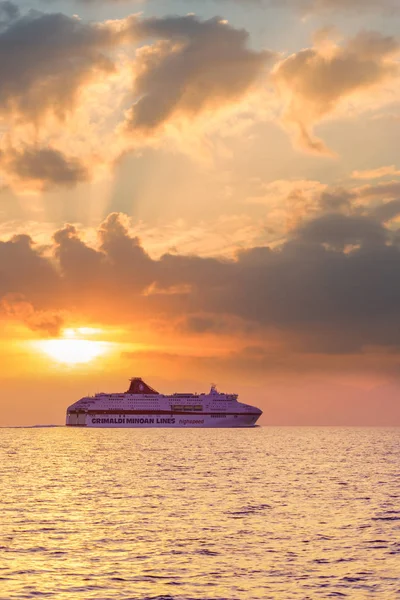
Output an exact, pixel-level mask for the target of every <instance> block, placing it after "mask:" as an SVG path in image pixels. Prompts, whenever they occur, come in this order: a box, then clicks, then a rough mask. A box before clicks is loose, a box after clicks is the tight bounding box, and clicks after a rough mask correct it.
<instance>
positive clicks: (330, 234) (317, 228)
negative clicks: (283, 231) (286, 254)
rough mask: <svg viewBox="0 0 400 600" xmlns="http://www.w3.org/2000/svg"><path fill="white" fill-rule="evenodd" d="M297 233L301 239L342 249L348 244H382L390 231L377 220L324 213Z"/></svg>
mask: <svg viewBox="0 0 400 600" xmlns="http://www.w3.org/2000/svg"><path fill="white" fill-rule="evenodd" d="M295 234H296V236H298V238H299V239H300V240H305V241H306V242H311V243H316V244H328V245H330V246H332V247H333V248H337V249H341V250H342V249H344V248H345V247H346V246H347V245H358V244H363V245H364V246H365V245H369V244H379V245H381V244H384V243H385V241H386V240H387V238H388V232H387V231H386V229H385V228H384V227H383V226H382V225H381V224H380V223H378V222H377V221H376V220H374V219H371V218H369V217H364V216H357V215H349V216H345V215H342V214H327V215H323V216H321V217H319V218H317V219H314V220H312V221H309V222H308V223H305V224H304V225H302V226H301V227H300V228H299V229H298V230H297V231H296V232H295Z"/></svg>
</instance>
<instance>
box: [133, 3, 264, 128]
mask: <svg viewBox="0 0 400 600" xmlns="http://www.w3.org/2000/svg"><path fill="white" fill-rule="evenodd" d="M131 35H132V36H133V38H134V39H138V40H140V39H143V40H144V39H147V38H151V39H155V40H158V41H157V42H156V43H154V44H153V45H151V46H144V47H142V48H141V49H140V50H139V51H138V53H137V61H136V65H135V87H134V93H135V95H136V97H137V101H136V102H135V104H134V105H133V107H132V108H131V110H130V111H129V113H128V116H127V124H126V126H127V128H128V129H129V130H131V131H132V132H133V131H138V130H142V131H143V130H144V131H147V132H148V131H152V130H154V129H156V128H157V127H159V126H160V125H162V124H164V123H165V122H166V121H168V120H169V119H171V118H172V117H174V116H176V115H184V116H186V117H192V116H194V115H197V114H198V113H200V112H202V111H203V110H205V109H209V108H213V109H216V108H220V107H221V106H225V105H226V104H229V103H233V102H237V101H238V100H240V99H241V98H242V97H243V96H244V94H245V93H246V92H248V91H249V90H250V89H251V87H252V86H253V85H254V84H255V83H256V81H257V80H259V79H260V77H261V75H262V74H263V73H264V72H265V70H266V68H267V66H268V65H270V64H271V62H272V60H273V58H274V54H273V53H272V52H269V51H260V52H257V51H254V50H251V49H250V48H248V41H249V34H248V33H247V31H245V30H243V29H235V28H234V27H232V26H231V25H229V24H227V23H226V22H225V21H223V20H222V19H220V18H219V17H216V18H213V19H209V20H207V21H201V20H200V19H198V18H197V17H195V16H192V15H189V16H185V17H165V18H150V19H143V20H140V21H139V20H137V19H135V18H134V19H132V21H131Z"/></svg>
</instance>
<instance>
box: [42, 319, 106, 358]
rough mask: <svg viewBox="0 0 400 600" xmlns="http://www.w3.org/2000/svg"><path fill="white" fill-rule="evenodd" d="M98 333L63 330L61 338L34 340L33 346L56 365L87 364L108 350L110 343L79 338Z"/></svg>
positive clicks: (86, 329) (90, 330)
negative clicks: (56, 363)
mask: <svg viewBox="0 0 400 600" xmlns="http://www.w3.org/2000/svg"><path fill="white" fill-rule="evenodd" d="M98 331H99V330H98V329H91V328H88V327H80V328H78V329H65V330H64V331H63V337H61V338H57V339H51V340H36V341H35V342H34V346H35V348H36V349H37V350H39V351H41V352H42V353H44V354H46V355H47V356H49V357H50V358H52V359H53V360H55V361H56V362H58V363H62V364H66V365H79V364H84V363H89V362H91V361H93V360H95V359H96V358H99V357H100V356H102V355H104V354H106V353H107V352H108V351H109V350H110V346H111V344H110V342H103V341H98V340H88V339H82V337H81V336H82V335H85V336H88V335H90V334H91V333H97V332H98Z"/></svg>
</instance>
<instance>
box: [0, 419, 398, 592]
mask: <svg viewBox="0 0 400 600" xmlns="http://www.w3.org/2000/svg"><path fill="white" fill-rule="evenodd" d="M0 452H1V456H0V478H1V489H2V494H1V495H0V557H1V560H0V590H1V591H0V600H23V599H29V598H30V599H32V598H54V599H55V600H67V599H69V600H77V599H79V600H81V599H82V600H228V599H229V600H269V599H270V600H317V599H321V600H326V599H327V598H349V599H351V600H367V599H369V598H376V599H377V600H378V599H379V600H395V599H396V598H399V599H400V590H399V579H398V562H399V555H400V542H399V538H400V523H399V522H400V510H399V498H400V489H399V470H398V465H399V464H400V461H399V459H400V430H398V429H347V428H343V429H340V428H323V429H318V428H301V429H294V428H271V429H266V428H265V429H263V428H258V429H255V430H186V431H185V430H176V431H173V430H130V431H129V430H114V431H107V430H95V429H94V430H88V431H84V430H74V429H67V428H55V429H9V430H7V429H3V430H0Z"/></svg>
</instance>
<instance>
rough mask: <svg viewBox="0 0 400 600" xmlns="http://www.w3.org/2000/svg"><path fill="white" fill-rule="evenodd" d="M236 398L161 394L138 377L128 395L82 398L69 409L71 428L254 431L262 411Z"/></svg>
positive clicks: (212, 389) (212, 395)
mask: <svg viewBox="0 0 400 600" xmlns="http://www.w3.org/2000/svg"><path fill="white" fill-rule="evenodd" d="M237 398H238V397H237V394H221V393H219V392H217V390H216V388H215V386H212V388H211V390H210V392H209V394H191V393H190V394H189V393H188V394H182V393H179V394H172V395H164V394H159V393H158V392H156V391H155V390H154V389H153V388H151V387H150V386H148V385H147V384H146V383H144V381H143V380H142V379H141V378H139V377H134V378H132V379H131V385H130V388H129V390H128V391H127V392H123V393H116V394H107V393H103V392H102V393H98V394H95V395H94V396H87V397H85V398H81V399H80V400H78V401H77V402H75V403H74V404H72V405H71V406H69V407H68V409H67V419H66V424H67V425H68V426H70V427H97V428H103V429H104V428H112V429H114V428H125V429H128V428H134V429H139V428H151V427H167V428H169V429H176V428H188V427H212V428H215V427H254V425H255V424H256V422H257V421H258V419H259V417H260V416H261V414H262V411H261V410H260V409H259V408H256V407H255V406H250V405H249V404H243V403H242V402H238V399H237Z"/></svg>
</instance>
